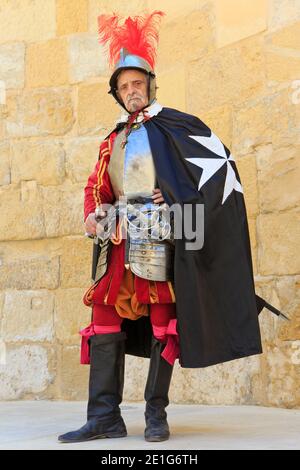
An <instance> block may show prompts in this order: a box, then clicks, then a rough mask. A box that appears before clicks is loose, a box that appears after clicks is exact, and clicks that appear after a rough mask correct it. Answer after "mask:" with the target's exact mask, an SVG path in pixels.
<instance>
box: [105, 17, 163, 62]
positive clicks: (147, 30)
mask: <svg viewBox="0 0 300 470" xmlns="http://www.w3.org/2000/svg"><path fill="white" fill-rule="evenodd" d="M164 15H165V13H164V12H162V11H158V10H155V11H154V12H153V13H151V14H149V15H146V16H134V17H132V18H131V17H130V16H129V17H128V18H127V19H126V20H125V22H124V24H121V19H122V18H121V17H120V16H119V15H117V14H115V13H113V14H112V15H100V16H98V32H99V42H100V44H109V54H108V55H109V62H110V65H112V66H114V65H115V64H116V63H117V62H118V60H119V59H120V49H122V47H125V48H126V49H127V50H128V52H130V53H131V54H135V55H138V56H140V57H142V58H143V59H145V60H146V61H147V62H148V63H149V64H150V66H151V67H152V69H154V65H155V58H156V48H157V43H158V28H159V24H160V20H161V17H162V16H164Z"/></svg>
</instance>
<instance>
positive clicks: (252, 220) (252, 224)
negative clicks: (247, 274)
mask: <svg viewBox="0 0 300 470" xmlns="http://www.w3.org/2000/svg"><path fill="white" fill-rule="evenodd" d="M248 229H249V236H250V246H251V257H252V265H253V272H254V275H255V274H256V273H257V237H256V217H248Z"/></svg>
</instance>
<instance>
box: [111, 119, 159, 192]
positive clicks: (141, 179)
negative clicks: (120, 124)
mask: <svg viewBox="0 0 300 470" xmlns="http://www.w3.org/2000/svg"><path fill="white" fill-rule="evenodd" d="M124 138H125V130H122V131H121V132H120V133H119V134H118V135H117V137H116V139H115V142H114V146H113V151H112V154H111V158H110V163H109V166H108V173H109V176H110V180H111V184H112V187H113V190H114V194H115V196H116V198H117V199H119V197H120V196H127V197H128V198H132V197H136V196H144V197H146V196H151V195H152V190H153V189H154V187H155V167H154V163H153V158H152V152H151V148H150V143H149V138H148V134H147V131H146V128H145V126H144V125H143V124H135V125H134V127H133V128H132V130H131V132H130V134H129V136H128V138H127V144H126V146H125V148H122V146H121V143H122V142H123V141H124Z"/></svg>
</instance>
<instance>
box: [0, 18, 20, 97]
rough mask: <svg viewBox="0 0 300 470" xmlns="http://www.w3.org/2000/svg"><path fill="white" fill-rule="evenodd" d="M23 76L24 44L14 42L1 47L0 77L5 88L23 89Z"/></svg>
mask: <svg viewBox="0 0 300 470" xmlns="http://www.w3.org/2000/svg"><path fill="white" fill-rule="evenodd" d="M0 15H1V12H0ZM0 34H1V33H0ZM24 76H25V44H24V43H22V42H20V43H18V42H15V43H8V44H3V45H1V46H0V77H1V80H2V81H4V83H5V88H6V89H8V88H23V87H24Z"/></svg>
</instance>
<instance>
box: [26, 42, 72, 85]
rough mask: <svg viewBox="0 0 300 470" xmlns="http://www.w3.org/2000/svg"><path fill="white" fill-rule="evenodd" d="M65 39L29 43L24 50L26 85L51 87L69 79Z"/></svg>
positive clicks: (63, 83) (64, 82)
mask: <svg viewBox="0 0 300 470" xmlns="http://www.w3.org/2000/svg"><path fill="white" fill-rule="evenodd" d="M68 74H69V70H68V49H67V40H66V39H65V38H61V39H50V40H49V41H45V42H44V41H43V42H37V43H34V44H30V45H28V47H27V50H26V87H27V88H38V87H52V86H60V85H66V84H67V83H68V81H69V76H68Z"/></svg>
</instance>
